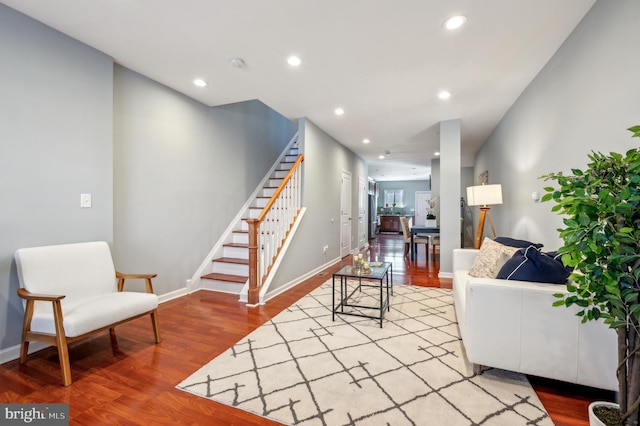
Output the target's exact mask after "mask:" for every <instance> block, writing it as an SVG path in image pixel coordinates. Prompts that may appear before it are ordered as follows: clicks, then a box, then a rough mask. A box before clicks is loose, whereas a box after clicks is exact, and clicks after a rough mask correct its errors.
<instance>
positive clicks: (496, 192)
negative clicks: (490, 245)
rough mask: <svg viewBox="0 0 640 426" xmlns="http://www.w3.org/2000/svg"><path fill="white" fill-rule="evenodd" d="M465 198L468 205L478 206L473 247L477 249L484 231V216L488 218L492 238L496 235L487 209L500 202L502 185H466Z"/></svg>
mask: <svg viewBox="0 0 640 426" xmlns="http://www.w3.org/2000/svg"><path fill="white" fill-rule="evenodd" d="M467 200H468V202H467V203H468V204H469V205H470V206H481V207H480V222H479V223H478V232H477V233H476V241H475V245H474V246H475V248H476V249H479V248H480V246H481V245H482V234H483V233H484V220H485V217H488V218H489V223H490V224H491V231H493V236H494V238H495V237H496V229H495V228H494V227H493V221H492V220H491V215H490V214H489V210H490V209H491V208H490V207H489V205H491V204H502V185H500V184H496V185H477V186H469V187H467Z"/></svg>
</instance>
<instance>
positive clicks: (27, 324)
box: [20, 300, 35, 364]
mask: <svg viewBox="0 0 640 426" xmlns="http://www.w3.org/2000/svg"><path fill="white" fill-rule="evenodd" d="M34 303H35V302H34V301H33V300H27V304H26V306H25V310H24V322H23V323H22V345H21V346H20V364H24V363H25V362H27V355H28V354H29V341H28V340H27V333H28V332H29V331H30V330H31V319H32V318H33V307H34Z"/></svg>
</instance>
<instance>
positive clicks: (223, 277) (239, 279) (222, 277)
mask: <svg viewBox="0 0 640 426" xmlns="http://www.w3.org/2000/svg"><path fill="white" fill-rule="evenodd" d="M202 278H205V279H208V280H217V281H228V282H232V283H239V284H244V283H246V282H247V280H248V279H249V277H243V276H240V275H231V274H219V273H217V272H212V273H211V274H207V275H203V276H202Z"/></svg>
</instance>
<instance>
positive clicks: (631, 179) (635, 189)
mask: <svg viewBox="0 0 640 426" xmlns="http://www.w3.org/2000/svg"><path fill="white" fill-rule="evenodd" d="M628 130H630V131H631V132H632V133H633V136H635V137H640V126H634V127H631V128H629V129H628ZM589 159H590V160H591V162H590V163H589V164H588V165H587V168H586V169H585V170H580V169H572V170H571V174H570V175H566V176H565V175H564V174H562V173H561V172H560V173H550V174H548V175H545V176H542V177H541V178H542V179H545V180H547V181H549V180H552V181H556V183H557V185H558V186H559V187H558V188H554V187H547V188H545V191H546V194H545V195H544V196H543V198H542V201H550V200H553V201H555V202H556V205H554V206H553V208H552V211H554V212H557V213H558V214H560V215H563V216H564V219H563V221H564V225H565V228H563V229H558V231H559V232H560V238H561V239H562V240H563V243H564V245H563V246H562V247H561V248H560V249H559V252H560V253H562V260H563V262H564V263H565V265H567V266H572V267H573V268H574V273H573V274H572V275H571V276H570V281H569V284H567V289H568V291H569V294H556V295H555V296H556V297H557V298H558V299H559V300H558V301H556V302H555V303H554V305H556V306H561V305H566V306H571V305H577V306H579V307H580V311H579V315H581V316H583V322H587V321H590V320H597V319H600V318H601V319H603V320H604V322H605V323H606V324H608V325H609V326H610V327H611V328H613V329H615V330H616V333H617V334H618V361H619V364H618V369H617V376H618V384H619V403H620V415H621V417H622V419H623V422H624V424H625V425H638V421H639V417H638V415H639V410H638V408H639V406H640V329H639V326H638V324H639V323H640V300H639V295H640V149H632V150H629V151H627V153H626V154H625V155H623V154H618V153H615V152H611V153H609V154H608V155H605V154H602V153H598V152H592V153H591V154H589Z"/></svg>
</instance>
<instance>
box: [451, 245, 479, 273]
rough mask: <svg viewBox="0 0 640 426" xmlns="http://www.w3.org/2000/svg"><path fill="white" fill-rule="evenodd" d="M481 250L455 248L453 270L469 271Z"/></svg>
mask: <svg viewBox="0 0 640 426" xmlns="http://www.w3.org/2000/svg"><path fill="white" fill-rule="evenodd" d="M479 251H480V250H476V249H460V248H457V249H453V270H454V271H461V270H464V271H468V270H469V269H471V266H473V261H474V260H476V256H477V255H478V252H479Z"/></svg>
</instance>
